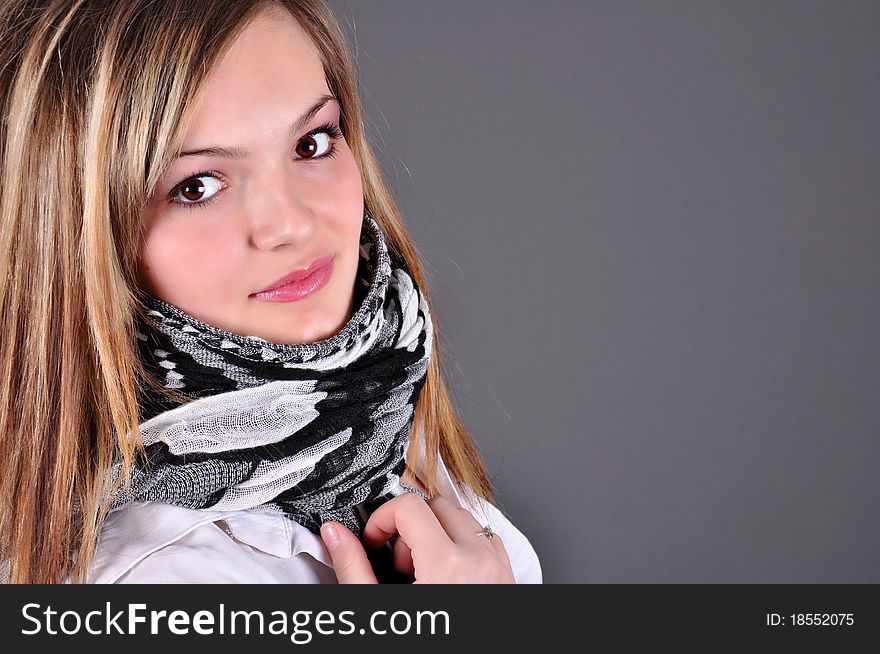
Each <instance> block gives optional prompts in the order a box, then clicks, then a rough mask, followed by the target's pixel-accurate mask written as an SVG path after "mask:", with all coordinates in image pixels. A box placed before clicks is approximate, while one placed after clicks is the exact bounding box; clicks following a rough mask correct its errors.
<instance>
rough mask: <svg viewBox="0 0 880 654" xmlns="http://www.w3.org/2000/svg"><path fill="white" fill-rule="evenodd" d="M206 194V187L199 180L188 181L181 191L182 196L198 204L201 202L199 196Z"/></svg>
mask: <svg viewBox="0 0 880 654" xmlns="http://www.w3.org/2000/svg"><path fill="white" fill-rule="evenodd" d="M204 192H205V185H204V184H202V183H201V182H200V181H199V180H198V179H193V180H190V181H188V182H187V183H186V184H185V185H184V186H182V187H181V189H180V194H181V195H182V196H183V197H184V198H186V199H187V200H189V201H190V202H198V201H199V200H201V198H200V197H199V196H200V195H201V194H202V193H204Z"/></svg>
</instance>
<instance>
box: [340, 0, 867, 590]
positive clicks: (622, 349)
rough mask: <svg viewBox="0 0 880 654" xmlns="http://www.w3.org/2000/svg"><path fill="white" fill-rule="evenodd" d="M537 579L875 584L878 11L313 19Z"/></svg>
mask: <svg viewBox="0 0 880 654" xmlns="http://www.w3.org/2000/svg"><path fill="white" fill-rule="evenodd" d="M331 6H332V8H333V9H334V12H335V13H336V15H337V17H338V18H339V20H340V22H341V23H342V25H343V26H344V28H345V29H346V30H347V31H348V33H349V34H351V35H353V36H352V38H353V39H354V40H356V42H357V51H358V57H357V58H358V68H359V70H360V74H361V84H362V93H363V97H364V102H365V108H366V112H367V116H368V121H369V123H370V130H371V137H372V139H373V141H374V143H375V144H376V146H377V147H378V148H379V150H380V155H381V158H382V163H383V166H384V168H385V170H386V173H387V175H388V178H389V180H390V183H391V185H392V188H393V190H394V193H395V196H396V198H397V199H398V201H399V204H400V206H401V208H402V210H403V213H404V217H405V219H406V221H407V224H408V225H409V227H410V229H411V231H412V233H413V236H414V238H415V239H416V242H417V245H418V246H419V248H420V251H421V252H422V254H423V256H424V258H425V260H426V261H427V263H428V265H429V274H430V278H431V281H432V293H433V295H434V299H435V303H436V312H437V314H438V315H437V317H436V321H437V324H438V326H439V328H440V329H441V330H442V331H441V334H442V340H441V345H442V346H445V350H446V364H445V365H446V368H447V370H448V371H449V375H450V380H451V382H452V384H453V387H454V396H455V400H456V402H457V404H458V406H459V408H460V410H461V412H462V414H463V416H464V418H465V420H466V422H467V424H468V425H469V427H470V428H471V429H472V432H473V435H474V438H475V440H476V441H477V443H478V446H479V448H480V451H481V452H482V453H483V455H484V456H485V459H486V462H487V465H488V467H489V469H490V470H491V472H492V476H493V481H494V483H495V484H496V486H497V491H498V496H499V499H500V502H501V504H502V506H503V508H504V509H505V510H506V512H507V513H508V515H509V516H510V517H511V519H512V521H513V522H514V524H516V525H517V526H518V527H519V528H520V529H521V530H522V531H523V532H524V533H525V534H526V535H527V536H528V537H529V538H530V540H531V542H532V544H533V545H534V547H535V549H536V551H537V552H538V555H539V556H540V558H541V562H542V566H543V569H544V576H545V581H547V582H615V583H622V582H697V583H701V582H730V583H738V582H766V583H780V582H874V583H877V582H880V528H878V524H877V508H878V496H880V481H878V464H880V438H878V436H880V433H878V432H880V428H878V425H880V401H878V399H880V398H878V388H880V384H878V382H880V301H878V294H877V282H878V281H880V260H878V257H877V250H878V245H880V220H878V217H880V212H878V209H880V201H878V193H877V192H878V189H880V175H878V173H880V136H878V125H877V120H878V116H880V85H878V82H880V79H878V77H880V74H878V73H880V38H878V34H880V3H877V2H852V1H849V2H839V1H837V2H830V1H827V2H805V1H798V2H772V3H771V2H742V1H737V2H708V1H707V2H670V1H667V2H662V3H659V2H620V1H617V0H615V1H607V2H582V1H577V2H575V1H564V0H553V1H542V2H504V1H501V0H480V1H473V0H470V1H466V0H455V1H453V0H444V1H436V2H411V1H407V0H370V1H369V2H350V1H347V0H341V1H332V2H331Z"/></svg>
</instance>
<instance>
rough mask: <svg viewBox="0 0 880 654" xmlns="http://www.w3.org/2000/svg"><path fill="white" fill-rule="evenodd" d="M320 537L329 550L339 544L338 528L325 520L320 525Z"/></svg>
mask: <svg viewBox="0 0 880 654" xmlns="http://www.w3.org/2000/svg"><path fill="white" fill-rule="evenodd" d="M321 537H322V538H323V539H324V543H325V544H326V545H327V547H328V548H329V549H331V550H332V549H333V548H335V547H336V546H337V545H339V530H338V529H336V527H335V526H333V525H331V524H330V523H327V522H325V523H324V524H323V525H321Z"/></svg>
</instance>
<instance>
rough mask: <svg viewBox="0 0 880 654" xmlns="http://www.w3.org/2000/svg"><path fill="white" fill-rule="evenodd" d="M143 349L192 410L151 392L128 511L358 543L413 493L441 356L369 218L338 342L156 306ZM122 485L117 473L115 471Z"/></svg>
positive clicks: (423, 306)
mask: <svg viewBox="0 0 880 654" xmlns="http://www.w3.org/2000/svg"><path fill="white" fill-rule="evenodd" d="M147 304H148V306H147V309H148V311H147V315H148V317H149V323H148V324H144V323H143V322H141V324H140V326H139V330H138V334H137V337H138V347H139V351H140V355H141V357H142V360H143V362H144V365H145V366H146V368H147V370H148V372H150V373H152V374H153V375H155V376H156V377H157V378H158V379H160V380H161V381H163V382H164V386H165V387H167V388H175V389H178V390H180V391H182V392H183V393H185V394H186V395H187V396H188V397H190V398H192V401H189V402H186V403H184V404H171V403H169V401H168V400H167V399H166V398H164V397H157V396H156V394H155V393H148V392H144V393H142V401H141V405H142V417H141V419H142V422H141V425H140V431H141V438H142V439H143V443H144V446H145V449H146V453H147V461H139V462H138V464H137V465H136V467H135V469H134V471H133V475H132V478H131V480H132V483H131V486H130V489H129V491H128V492H125V493H120V494H119V495H117V496H116V497H115V498H114V501H113V503H112V510H115V509H118V508H120V507H122V506H124V505H125V504H127V503H128V502H136V501H158V502H167V503H171V504H177V505H181V506H187V507H192V508H199V509H212V510H242V509H258V510H269V511H278V512H283V513H285V514H287V515H288V516H289V517H291V518H293V519H294V520H296V521H297V522H299V523H301V524H303V525H305V526H306V527H308V528H309V529H311V530H312V531H314V532H316V533H317V532H318V531H319V529H320V526H321V524H322V523H323V522H324V521H326V520H338V521H340V522H342V523H343V524H345V525H346V526H347V527H348V528H349V529H351V530H352V531H353V532H355V533H357V534H360V533H361V529H362V527H363V521H364V519H365V515H364V513H363V509H364V507H365V506H372V507H373V508H374V507H375V506H376V505H378V504H381V503H382V502H383V501H387V500H388V499H390V498H391V497H393V496H396V495H399V494H401V493H403V492H416V493H419V494H420V495H422V496H423V497H424V495H423V494H422V493H421V491H420V490H418V489H415V488H412V487H409V486H406V485H404V484H402V483H401V481H400V475H401V474H403V471H404V469H405V463H404V453H405V451H406V448H407V446H408V444H409V434H410V429H411V427H412V422H413V415H414V413H413V412H414V408H415V405H416V401H417V400H418V397H419V393H420V392H421V389H422V387H423V385H424V381H425V377H426V374H427V369H428V362H429V358H430V356H431V345H432V341H431V337H432V322H431V316H430V313H429V311H428V305H427V302H426V301H425V298H424V296H423V294H422V293H421V291H420V290H419V288H418V287H417V286H416V284H415V282H414V281H413V279H412V278H411V277H410V275H409V274H408V272H407V270H406V266H405V263H404V262H403V261H402V260H400V259H399V258H398V257H395V261H394V262H393V261H392V258H391V255H390V254H389V251H388V249H387V246H386V243H385V238H384V235H383V232H382V230H381V228H380V227H379V225H378V224H377V223H376V222H375V220H374V219H373V218H372V216H370V215H369V213H367V212H365V213H364V222H363V226H362V229H361V240H360V262H359V267H358V279H357V282H356V293H355V307H357V308H356V310H355V312H354V314H353V315H352V316H351V318H350V319H349V321H348V322H347V323H346V325H345V326H344V327H343V328H342V330H341V331H340V332H339V333H337V334H336V335H334V336H332V337H331V338H327V339H325V340H322V341H317V342H313V343H303V344H294V345H288V344H277V343H271V342H268V341H266V340H264V339H261V338H259V337H256V336H242V335H238V334H233V333H231V332H227V331H224V330H221V329H218V328H216V327H213V326H211V325H207V324H205V323H203V322H200V321H199V320H197V319H195V318H193V317H192V316H190V315H188V314H186V313H184V312H182V311H181V310H179V309H178V308H176V307H174V306H172V305H170V304H167V303H166V302H163V301H162V300H159V299H157V298H154V297H149V298H148V303H147ZM116 472H117V474H118V473H119V467H118V466H117V470H116Z"/></svg>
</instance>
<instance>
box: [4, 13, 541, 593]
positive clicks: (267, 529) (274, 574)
mask: <svg viewBox="0 0 880 654" xmlns="http://www.w3.org/2000/svg"><path fill="white" fill-rule="evenodd" d="M0 12H2V13H0V105H2V110H3V124H2V129H0V156H2V159H0V310H2V316H3V335H4V338H3V339H2V341H0V353H2V354H0V398H2V399H0V438H2V441H0V488H2V493H0V501H2V505H0V544H2V552H0V554H2V558H3V559H4V560H5V562H6V574H7V575H8V579H9V581H11V582H14V583H57V582H65V581H74V582H84V581H85V582H97V583H108V582H250V583H261V582H266V583H272V582H282V583H289V582H336V581H339V582H351V583H367V582H375V581H377V580H378V581H416V582H488V583H503V582H514V581H516V582H540V581H541V570H540V565H539V562H538V559H537V557H536V556H535V552H534V550H533V549H532V547H531V545H530V544H529V542H528V540H527V539H526V538H525V537H524V536H523V534H522V533H520V532H519V531H518V530H517V529H516V528H515V527H514V526H513V525H512V524H511V523H510V522H509V520H508V519H507V518H506V517H505V516H504V515H503V513H502V512H501V511H500V510H499V509H498V508H496V507H495V506H494V504H493V503H492V502H493V496H492V491H491V486H490V483H489V480H488V478H487V474H486V471H485V469H484V467H483V464H482V463H481V461H480V458H479V456H478V453H477V451H476V449H475V447H474V445H473V443H472V441H471V439H470V437H469V435H468V433H467V430H466V428H465V427H464V425H463V424H462V422H461V420H460V418H459V417H458V416H457V414H456V412H455V410H454V408H453V405H452V403H451V401H450V398H449V395H448V393H447V389H446V386H445V384H444V380H443V373H442V368H441V365H440V357H439V354H440V353H439V350H438V338H437V330H436V318H435V317H434V316H433V315H432V314H431V311H430V306H431V304H430V301H429V296H428V292H427V287H426V284H425V278H424V275H423V272H422V269H421V266H420V263H419V260H418V256H417V251H416V248H415V246H414V245H413V243H412V241H411V239H410V237H409V235H408V233H407V231H406V228H405V227H404V225H403V222H402V221H401V218H400V215H399V213H398V210H397V208H396V207H395V205H394V202H393V200H392V198H391V195H390V194H389V192H388V190H387V187H386V185H385V183H384V182H383V179H382V176H381V174H380V170H379V167H378V165H377V162H376V160H375V158H374V157H373V155H372V153H371V151H370V148H369V146H368V143H367V141H366V138H365V135H364V130H363V124H362V119H361V109H360V104H359V99H358V94H357V81H356V77H355V71H354V68H353V66H352V63H351V59H350V55H349V54H348V52H347V50H346V45H345V42H344V40H343V37H342V34H341V31H340V30H339V27H338V25H337V24H336V22H335V21H334V19H333V17H332V15H331V13H330V12H329V10H328V9H327V7H326V6H325V5H324V4H323V3H322V2H321V1H320V0H304V1H301V0H286V1H284V2H281V1H278V0H275V1H273V0H268V1H266V0H264V1H260V0H229V1H224V2H208V3H206V2H202V1H201V0H198V1H192V0H175V2H167V3H166V2H155V0H112V1H110V0H98V1H95V0H89V1H88V2H85V1H82V0H78V1H76V0H45V1H32V0H12V1H10V2H5V3H3V5H2V7H0Z"/></svg>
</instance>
